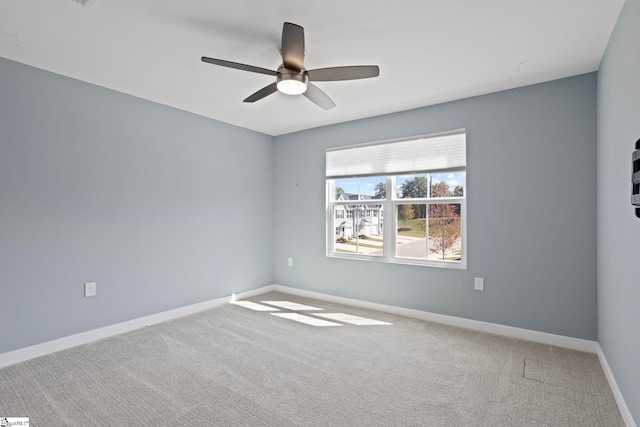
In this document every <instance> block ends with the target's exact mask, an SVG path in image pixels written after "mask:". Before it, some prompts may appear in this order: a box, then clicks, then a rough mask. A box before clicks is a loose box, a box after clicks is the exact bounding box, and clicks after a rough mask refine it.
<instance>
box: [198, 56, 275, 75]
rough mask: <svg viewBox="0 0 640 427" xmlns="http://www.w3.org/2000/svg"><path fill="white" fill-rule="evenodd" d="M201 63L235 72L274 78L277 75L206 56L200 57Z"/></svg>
mask: <svg viewBox="0 0 640 427" xmlns="http://www.w3.org/2000/svg"><path fill="white" fill-rule="evenodd" d="M202 62H208V63H209V64H213V65H220V66H222V67H228V68H235V69H236V70H243V71H250V72H252V73H260V74H266V75H269V76H275V75H276V74H277V73H276V72H275V71H273V70H267V69H266V68H260V67H254V66H253V65H247V64H240V63H238V62H231V61H225V60H224V59H216V58H207V57H206V56H203V57H202Z"/></svg>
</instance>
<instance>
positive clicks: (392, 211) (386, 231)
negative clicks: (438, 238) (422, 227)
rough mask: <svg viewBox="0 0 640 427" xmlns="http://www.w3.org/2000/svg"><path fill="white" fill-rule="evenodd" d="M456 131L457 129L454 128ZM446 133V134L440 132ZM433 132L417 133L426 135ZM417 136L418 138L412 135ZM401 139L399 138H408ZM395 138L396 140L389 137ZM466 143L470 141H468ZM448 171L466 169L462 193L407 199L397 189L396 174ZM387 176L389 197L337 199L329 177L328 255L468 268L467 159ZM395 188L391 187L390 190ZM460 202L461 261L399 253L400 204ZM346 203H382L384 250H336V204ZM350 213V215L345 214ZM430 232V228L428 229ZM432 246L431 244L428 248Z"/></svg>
mask: <svg viewBox="0 0 640 427" xmlns="http://www.w3.org/2000/svg"><path fill="white" fill-rule="evenodd" d="M455 132H456V133H463V132H464V130H458V131H455ZM452 133H453V132H452ZM437 135H442V134H437ZM430 136H432V135H427V136H421V137H415V138H425V137H430ZM412 139H414V138H412ZM404 140H406V139H403V140H398V141H404ZM386 142H393V141H386ZM465 144H466V143H465ZM447 172H465V173H464V174H463V176H464V182H463V188H464V192H463V195H462V196H460V197H425V198H413V199H406V198H400V197H398V196H397V192H396V191H393V189H395V188H396V176H400V175H405V174H435V173H447ZM373 175H374V176H380V174H373ZM382 176H385V185H386V188H387V193H386V198H385V199H384V200H381V199H370V200H344V201H343V200H340V201H338V200H335V194H336V193H335V179H334V178H327V179H326V195H327V197H326V223H327V256H328V257H331V258H344V259H355V260H365V261H377V262H387V263H394V264H410V265H421V266H430V267H445V268H454V269H466V268H467V174H466V162H465V166H464V167H456V168H448V169H438V170H423V171H403V172H400V173H397V174H395V175H382ZM352 178H358V176H352ZM390 190H391V191H390ZM450 203H453V204H460V239H461V256H460V260H459V261H450V260H433V259H416V258H404V257H399V256H397V248H398V245H397V229H398V213H397V212H398V207H399V206H400V205H403V204H410V205H418V204H425V205H431V204H450ZM344 205H358V206H365V209H367V207H368V206H371V209H373V206H378V205H382V207H383V209H382V211H381V214H382V215H381V218H380V219H382V218H384V224H383V241H384V243H383V254H382V256H380V255H369V254H360V253H348V252H336V250H335V243H336V242H335V241H336V239H335V225H334V215H335V207H336V206H344ZM345 216H346V215H345ZM426 232H427V233H428V230H427V231H426ZM353 233H354V235H357V230H353ZM427 250H429V248H428V249H427Z"/></svg>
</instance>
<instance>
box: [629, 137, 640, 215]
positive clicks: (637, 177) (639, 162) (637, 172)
mask: <svg viewBox="0 0 640 427" xmlns="http://www.w3.org/2000/svg"><path fill="white" fill-rule="evenodd" d="M631 163H632V170H633V174H632V175H631V183H632V186H631V188H632V190H631V204H632V205H633V206H635V207H636V216H637V217H638V218H640V139H639V140H637V141H636V150H635V151H634V152H633V155H632V156H631Z"/></svg>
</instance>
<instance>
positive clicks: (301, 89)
mask: <svg viewBox="0 0 640 427" xmlns="http://www.w3.org/2000/svg"><path fill="white" fill-rule="evenodd" d="M308 81H309V80H308V78H307V73H306V70H305V69H304V68H303V69H302V70H300V71H294V70H288V69H286V68H285V67H284V65H283V66H280V68H278V71H277V84H276V86H277V87H278V90H279V91H280V92H282V93H284V94H285V95H300V94H302V93H305V92H306V91H307V82H308Z"/></svg>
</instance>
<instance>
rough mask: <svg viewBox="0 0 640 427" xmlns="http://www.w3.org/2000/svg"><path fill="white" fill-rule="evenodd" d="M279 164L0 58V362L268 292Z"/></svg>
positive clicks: (159, 112) (203, 124)
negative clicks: (92, 292)
mask: <svg viewBox="0 0 640 427" xmlns="http://www.w3.org/2000/svg"><path fill="white" fill-rule="evenodd" d="M273 153H274V148H273V138H272V137H269V136H266V135H262V134H259V133H256V132H252V131H248V130H244V129H240V128H237V127H233V126H230V125H227V124H223V123H219V122H216V121H213V120H210V119H206V118H203V117H199V116H195V115H193V114H188V113H184V112H181V111H178V110H175V109H171V108H168V107H165V106H161V105H158V104H154V103H151V102H147V101H144V100H141V99H137V98H134V97H131V96H127V95H123V94H121V93H116V92H113V91H110V90H106V89H103V88H99V87H96V86H93V85H89V84H85V83H81V82H78V81H76V80H72V79H68V78H64V77H61V76H58V75H55V74H52V73H47V72H44V71H41V70H37V69H34V68H30V67H27V66H24V65H20V64H17V63H14V62H10V61H7V60H4V59H1V58H0V301H1V303H2V309H0V337H1V339H0V353H2V352H6V351H9V350H14V349H17V348H21V347H25V346H28V345H32V344H36V343H41V342H44V341H48V340H51V339H55V338H59V337H62V336H66V335H70V334H74V333H78V332H81V331H86V330H90V329H94V328H98V327H101V326H105V325H109V324H113V323H117V322H121V321H125V320H129V319H132V318H137V317H140V316H144V315H147V314H151V313H157V312H160V311H163V310H167V309H171V308H175V307H181V306H184V305H188V304H191V303H196V302H200V301H204V300H207V299H211V298H218V297H222V296H226V295H230V294H231V293H232V292H238V291H243V290H248V289H254V288H257V287H260V286H264V285H267V284H270V283H271V277H272V257H271V248H272V240H273V233H272V231H271V230H272V223H273V185H272V183H273V170H274V164H273ZM87 281H97V283H98V296H97V297H94V298H84V297H83V283H84V282H87Z"/></svg>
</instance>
